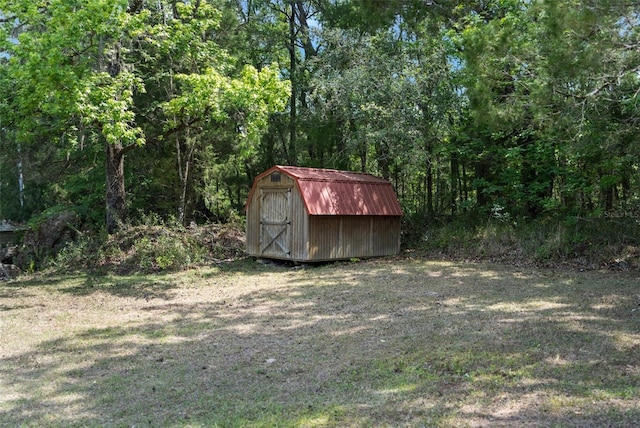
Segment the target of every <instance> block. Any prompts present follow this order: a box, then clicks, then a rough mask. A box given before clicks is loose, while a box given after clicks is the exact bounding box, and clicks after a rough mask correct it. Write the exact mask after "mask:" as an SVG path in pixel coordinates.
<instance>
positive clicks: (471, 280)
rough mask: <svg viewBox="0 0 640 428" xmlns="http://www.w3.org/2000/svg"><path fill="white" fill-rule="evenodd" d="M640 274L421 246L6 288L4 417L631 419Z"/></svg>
mask: <svg viewBox="0 0 640 428" xmlns="http://www.w3.org/2000/svg"><path fill="white" fill-rule="evenodd" d="M637 281H638V279H637V275H635V274H632V273H622V272H618V273H612V272H597V271H592V272H573V271H567V272H562V271H558V270H545V269H537V268H531V267H528V268H520V269H518V268H513V267H507V266H502V265H489V264H471V263H453V262H435V261H425V260H420V259H414V260H412V259H409V258H404V259H387V260H370V261H361V262H347V263H338V264H330V265H324V266H318V267H306V268H303V269H298V268H290V267H286V266H278V265H274V266H264V265H260V264H258V263H249V262H247V261H246V260H244V261H239V262H235V263H232V264H229V265H218V266H216V267H215V268H213V267H212V268H202V269H197V270H190V271H185V272H179V273H174V274H162V275H160V274H156V275H131V276H109V275H106V276H98V277H91V276H89V275H84V274H76V275H74V276H49V277H33V278H24V279H22V280H20V281H15V282H10V283H0V299H1V302H2V303H1V304H0V390H1V391H2V394H0V425H1V426H11V427H13V426H114V427H119V426H196V427H197V426H221V427H272V426H278V427H298V426H307V427H343V426H355V427H383V426H394V427H395V426H409V427H413V426H415V427H418V426H443V427H448V426H452V427H453V426H456V427H457V426H515V425H517V426H621V427H624V426H629V427H630V426H634V425H635V424H636V423H637V420H640V363H639V361H640V333H639V332H640V306H638V305H639V304H640V295H639V292H638V288H637V284H638V282H637Z"/></svg>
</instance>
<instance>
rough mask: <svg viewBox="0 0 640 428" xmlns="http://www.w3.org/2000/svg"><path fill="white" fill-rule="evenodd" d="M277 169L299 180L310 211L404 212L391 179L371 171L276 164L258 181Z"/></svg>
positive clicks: (355, 213)
mask: <svg viewBox="0 0 640 428" xmlns="http://www.w3.org/2000/svg"><path fill="white" fill-rule="evenodd" d="M276 170H278V171H280V172H282V173H283V174H286V175H288V176H290V177H291V178H293V179H294V180H295V181H296V184H297V186H298V189H299V190H300V194H301V195H302V198H303V200H304V204H305V207H306V209H307V212H308V213H309V215H382V216H401V215H402V209H401V208H400V204H399V203H398V198H397V197H396V193H395V191H394V190H393V186H391V183H390V182H389V181H387V180H384V179H382V178H379V177H375V176H373V175H371V174H363V173H358V172H350V171H338V170H334V169H320V168H303V167H294V166H280V165H276V166H274V167H272V168H270V169H269V170H267V171H265V172H264V173H262V174H260V175H259V176H258V177H257V178H256V181H258V180H259V179H260V178H262V177H265V176H267V175H269V174H271V173H272V172H274V171H276ZM251 193H253V189H252V191H251ZM250 196H251V195H250Z"/></svg>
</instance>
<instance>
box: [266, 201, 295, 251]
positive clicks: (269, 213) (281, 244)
mask: <svg viewBox="0 0 640 428" xmlns="http://www.w3.org/2000/svg"><path fill="white" fill-rule="evenodd" d="M260 255H262V256H265V257H267V256H269V257H279V258H289V257H291V189H262V190H261V194H260Z"/></svg>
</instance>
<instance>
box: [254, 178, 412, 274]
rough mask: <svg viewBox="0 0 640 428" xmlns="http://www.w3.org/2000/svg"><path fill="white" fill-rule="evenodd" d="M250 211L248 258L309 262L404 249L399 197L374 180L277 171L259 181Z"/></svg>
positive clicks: (386, 183) (388, 185)
mask: <svg viewBox="0 0 640 428" xmlns="http://www.w3.org/2000/svg"><path fill="white" fill-rule="evenodd" d="M246 211H247V244H246V245H247V253H248V254H249V255H250V256H255V257H264V258H273V259H283V260H292V261H296V262H308V261H328V260H340V259H350V258H361V257H375V256H386V255H392V254H396V253H398V251H399V250H400V220H401V217H402V210H401V209H400V204H399V203H398V198H397V196H396V194H395V192H394V190H393V187H392V186H391V183H390V182H388V181H387V180H384V179H382V178H378V177H375V176H373V175H369V174H361V173H356V172H349V171H337V170H331V169H318V168H302V167H292V166H274V167H273V168H271V169H269V170H267V171H265V172H263V173H262V174H260V175H259V176H258V177H256V179H255V181H254V183H253V187H252V188H251V191H250V192H249V197H248V199H247V206H246Z"/></svg>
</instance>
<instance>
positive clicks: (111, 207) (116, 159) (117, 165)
mask: <svg viewBox="0 0 640 428" xmlns="http://www.w3.org/2000/svg"><path fill="white" fill-rule="evenodd" d="M106 145H107V195H106V202H107V204H106V208H107V218H106V223H107V233H109V234H111V233H114V232H116V231H117V230H118V229H119V228H120V226H121V225H122V223H123V222H124V221H125V220H126V217H127V207H126V203H125V190H124V152H125V151H124V149H123V147H122V144H120V143H118V144H109V143H107V144H106Z"/></svg>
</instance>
